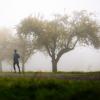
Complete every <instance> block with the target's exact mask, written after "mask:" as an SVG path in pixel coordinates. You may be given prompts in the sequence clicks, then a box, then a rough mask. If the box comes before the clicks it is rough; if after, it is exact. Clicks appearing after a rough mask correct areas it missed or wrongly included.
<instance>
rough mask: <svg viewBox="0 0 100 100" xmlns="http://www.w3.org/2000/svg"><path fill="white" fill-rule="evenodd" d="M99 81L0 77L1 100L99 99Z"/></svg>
mask: <svg viewBox="0 0 100 100" xmlns="http://www.w3.org/2000/svg"><path fill="white" fill-rule="evenodd" d="M99 93H100V81H71V80H56V79H31V78H0V99H1V100H19V99H20V100H33V99H34V100H51V99H52V100H73V99H76V100H80V99H81V100H94V99H96V100H99V99H100V95H99Z"/></svg>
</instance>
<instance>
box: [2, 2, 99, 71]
mask: <svg viewBox="0 0 100 100" xmlns="http://www.w3.org/2000/svg"><path fill="white" fill-rule="evenodd" d="M99 6H100V0H0V27H7V28H10V29H12V30H13V29H14V28H15V26H16V25H17V24H18V23H19V22H20V21H21V20H22V19H23V18H25V17H27V16H29V15H38V14H40V15H42V16H44V17H45V18H48V19H49V18H52V16H53V15H54V14H55V13H60V14H64V13H71V12H72V11H80V10H87V11H89V12H94V13H95V14H96V17H97V19H100V7H99ZM99 59H100V50H94V49H93V48H87V47H86V48H83V47H78V48H76V49H75V50H73V51H71V52H69V53H66V54H65V55H63V56H62V57H61V59H60V61H59V63H58V69H59V70H63V71H100V61H99ZM3 66H6V65H5V64H4V65H3ZM26 66H27V67H26V70H34V71H37V70H38V71H51V59H50V58H49V57H47V56H45V55H44V54H42V53H39V52H38V53H37V54H35V55H33V56H32V58H31V59H30V60H29V61H28V62H27V64H26ZM3 69H10V67H3Z"/></svg>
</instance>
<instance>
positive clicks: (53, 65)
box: [52, 59, 58, 72]
mask: <svg viewBox="0 0 100 100" xmlns="http://www.w3.org/2000/svg"><path fill="white" fill-rule="evenodd" d="M57 63H58V62H57V61H56V60H53V59H52V72H57Z"/></svg>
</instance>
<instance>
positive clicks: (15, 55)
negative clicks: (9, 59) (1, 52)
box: [13, 50, 20, 72]
mask: <svg viewBox="0 0 100 100" xmlns="http://www.w3.org/2000/svg"><path fill="white" fill-rule="evenodd" d="M19 58H20V55H19V54H18V53H17V50H14V54H13V67H14V71H15V72H16V68H15V65H17V67H18V70H19V72H20V66H19Z"/></svg>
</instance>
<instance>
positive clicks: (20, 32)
mask: <svg viewBox="0 0 100 100" xmlns="http://www.w3.org/2000/svg"><path fill="white" fill-rule="evenodd" d="M32 24H33V23H32V22H31V17H28V19H24V20H23V21H21V23H20V24H19V25H18V26H17V36H18V38H17V41H16V43H17V48H18V50H19V52H20V55H21V62H22V71H23V72H24V69H25V63H26V62H27V61H28V59H29V58H30V57H31V55H33V54H34V52H35V46H34V45H33V44H34V39H33V36H32V31H31V29H32V27H31V26H32Z"/></svg>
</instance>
